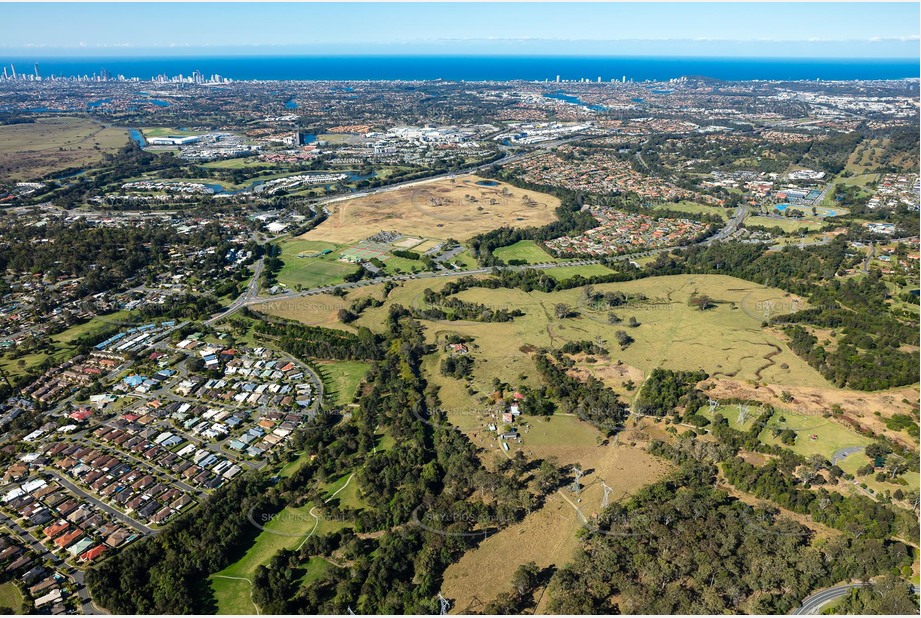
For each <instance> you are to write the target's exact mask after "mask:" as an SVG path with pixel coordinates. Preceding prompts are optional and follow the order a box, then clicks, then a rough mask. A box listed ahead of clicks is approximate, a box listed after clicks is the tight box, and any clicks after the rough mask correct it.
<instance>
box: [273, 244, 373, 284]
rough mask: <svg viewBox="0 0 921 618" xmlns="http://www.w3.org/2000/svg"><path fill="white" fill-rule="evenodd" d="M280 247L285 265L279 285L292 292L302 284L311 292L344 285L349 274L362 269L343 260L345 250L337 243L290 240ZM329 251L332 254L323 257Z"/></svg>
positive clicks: (280, 273)
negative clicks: (340, 257)
mask: <svg viewBox="0 0 921 618" xmlns="http://www.w3.org/2000/svg"><path fill="white" fill-rule="evenodd" d="M280 245H281V260H282V262H284V266H282V269H281V271H279V273H278V282H279V283H281V284H283V285H286V286H288V287H289V288H290V289H292V290H293V289H296V288H297V286H298V285H300V286H302V287H304V288H305V289H309V288H314V287H318V286H323V285H331V284H334V283H342V281H343V280H344V279H343V277H345V275H347V274H349V273H352V272H355V271H356V270H358V266H357V265H355V264H349V263H347V262H340V261H339V254H340V253H341V251H342V250H343V249H344V248H345V247H342V246H340V245H336V244H334V243H328V242H317V241H308V240H293V239H286V240H283V241H281V243H280ZM326 250H331V252H330V253H326V254H323V255H320V253H321V252H323V251H326Z"/></svg>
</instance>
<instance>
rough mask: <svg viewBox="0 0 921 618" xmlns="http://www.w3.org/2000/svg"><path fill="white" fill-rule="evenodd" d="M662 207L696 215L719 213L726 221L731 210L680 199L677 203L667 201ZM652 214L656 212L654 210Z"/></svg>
mask: <svg viewBox="0 0 921 618" xmlns="http://www.w3.org/2000/svg"><path fill="white" fill-rule="evenodd" d="M660 208H661V209H667V210H678V211H680V212H686V213H689V214H695V215H717V216H719V217H720V218H722V219H723V221H726V220H728V219H729V215H730V214H731V212H732V211H731V210H726V209H725V208H723V207H721V206H707V205H706V204H698V203H697V202H687V201H680V202H678V203H677V204H672V203H665V204H662V205H661V206H660ZM651 214H655V211H653V212H652V213H651Z"/></svg>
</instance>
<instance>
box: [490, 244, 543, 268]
mask: <svg viewBox="0 0 921 618" xmlns="http://www.w3.org/2000/svg"><path fill="white" fill-rule="evenodd" d="M493 255H495V256H496V257H497V258H499V259H500V260H502V261H503V262H505V263H506V264H507V263H508V262H509V260H524V261H525V262H527V263H528V264H541V263H546V262H559V261H560V259H559V258H555V257H553V256H552V255H550V254H549V253H547V252H546V251H544V250H543V249H542V248H540V247H539V246H537V243H535V242H534V241H533V240H521V241H518V242H516V243H515V244H514V245H509V246H508V247H499V248H498V249H496V250H495V251H493Z"/></svg>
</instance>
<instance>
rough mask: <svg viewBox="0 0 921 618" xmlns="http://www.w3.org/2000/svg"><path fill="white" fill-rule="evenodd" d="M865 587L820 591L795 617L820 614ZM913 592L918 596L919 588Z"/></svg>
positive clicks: (856, 586) (846, 586)
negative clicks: (824, 609) (828, 606)
mask: <svg viewBox="0 0 921 618" xmlns="http://www.w3.org/2000/svg"><path fill="white" fill-rule="evenodd" d="M865 585H866V584H842V585H840V586H833V587H831V588H826V589H824V590H820V591H818V592H816V593H815V594H813V595H812V596H809V597H806V599H804V600H803V604H802V605H801V606H800V607H799V609H797V610H796V611H794V612H793V615H794V616H808V615H815V614H819V613H821V611H822V608H823V607H824V606H825V605H828V604H829V603H831V602H832V601H835V600H837V599H839V598H841V597H843V596H845V595H847V594H850V592H851V590H853V589H855V588H861V587H863V586H865ZM912 590H913V591H914V593H915V594H916V595H917V594H918V586H912Z"/></svg>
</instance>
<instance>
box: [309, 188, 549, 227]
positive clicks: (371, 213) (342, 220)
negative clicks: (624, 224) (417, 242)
mask: <svg viewBox="0 0 921 618" xmlns="http://www.w3.org/2000/svg"><path fill="white" fill-rule="evenodd" d="M477 182H493V181H485V180H483V179H482V178H479V177H477V176H464V177H462V178H457V179H445V180H437V181H434V182H422V183H418V184H414V185H411V186H408V187H403V188H400V189H397V190H394V191H383V192H381V193H377V194H375V195H370V196H366V197H358V198H355V199H350V200H344V201H341V202H334V203H332V204H330V205H329V206H328V208H329V210H330V212H331V214H330V216H329V218H328V219H327V220H326V221H324V222H323V223H322V224H320V225H319V226H317V227H316V228H315V229H313V230H310V231H309V232H307V233H306V234H304V235H303V236H300V237H299V238H303V239H306V240H325V241H329V242H335V243H353V242H357V241H359V240H363V239H365V238H368V237H369V236H372V235H373V234H376V233H378V232H380V231H382V230H397V231H399V232H402V233H403V234H410V235H413V236H423V237H429V238H442V239H446V238H454V239H456V240H466V239H468V238H470V237H471V236H475V235H476V234H480V233H482V232H487V231H489V230H493V229H495V228H497V227H502V226H503V225H508V226H512V227H527V226H531V225H544V224H546V223H549V222H551V221H554V220H556V214H555V212H554V210H555V209H556V207H557V206H559V204H560V201H559V200H558V199H557V198H555V197H553V196H550V195H545V194H543V193H537V192H535V191H525V190H523V189H518V188H517V187H513V186H511V185H507V184H505V183H497V184H496V185H495V186H483V185H478V184H476V183H477Z"/></svg>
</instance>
